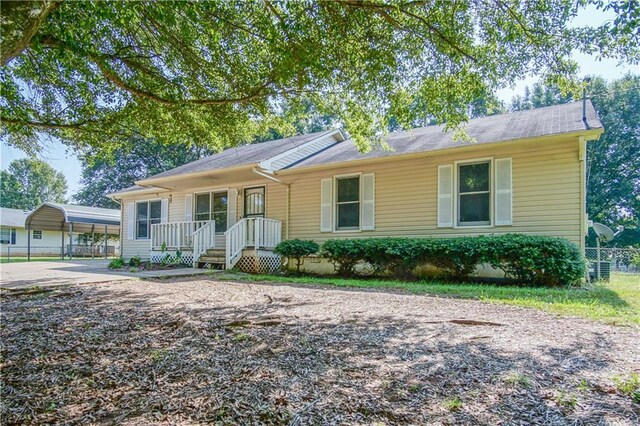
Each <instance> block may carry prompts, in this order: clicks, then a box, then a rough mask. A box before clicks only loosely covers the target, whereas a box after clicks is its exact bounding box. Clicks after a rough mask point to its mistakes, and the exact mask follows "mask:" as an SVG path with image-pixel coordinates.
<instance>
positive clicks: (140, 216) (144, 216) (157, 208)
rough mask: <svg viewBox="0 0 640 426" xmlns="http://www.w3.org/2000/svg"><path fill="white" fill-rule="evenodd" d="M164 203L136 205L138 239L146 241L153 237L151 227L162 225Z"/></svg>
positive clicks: (146, 202) (143, 202) (144, 202)
mask: <svg viewBox="0 0 640 426" xmlns="http://www.w3.org/2000/svg"><path fill="white" fill-rule="evenodd" d="M161 218H162V202H161V201H160V200H157V201H140V202H138V203H136V238H137V239H139V240H146V239H148V238H149V236H150V235H151V225H153V224H155V223H160V221H161Z"/></svg>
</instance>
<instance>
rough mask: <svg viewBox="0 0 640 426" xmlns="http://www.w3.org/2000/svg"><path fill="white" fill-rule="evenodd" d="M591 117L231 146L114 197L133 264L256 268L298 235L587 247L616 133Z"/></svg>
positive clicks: (590, 113) (573, 113)
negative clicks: (592, 171) (531, 240)
mask: <svg viewBox="0 0 640 426" xmlns="http://www.w3.org/2000/svg"><path fill="white" fill-rule="evenodd" d="M584 115H585V117H584V119H583V108H582V102H574V103H568V104H564V105H556V106H550V107H545V108H538V109H533V110H528V111H521V112H515V113H511V114H503V115H496V116H491V117H485V118H478V119H473V120H470V121H469V123H468V124H467V126H466V130H467V133H468V134H469V136H471V137H472V138H474V141H473V142H457V141H454V140H453V138H452V135H451V133H450V132H448V133H445V132H443V128H442V126H430V127H424V128H419V129H413V130H411V131H404V132H396V133H391V134H389V135H388V136H387V142H388V144H389V146H390V147H391V148H392V150H390V151H389V150H386V151H385V150H374V151H372V152H369V153H367V154H361V153H360V152H358V151H357V149H356V147H355V145H354V143H353V141H351V140H350V139H348V138H346V137H345V135H344V134H343V133H342V132H341V131H340V130H330V131H325V132H319V133H314V134H310V135H303V136H297V137H293V138H286V139H280V140H275V141H270V142H264V143H259V144H253V145H246V146H241V147H237V148H232V149H228V150H226V151H224V152H222V153H220V154H216V155H212V156H210V157H206V158H203V159H201V160H198V161H195V162H193V163H190V164H186V165H184V166H181V167H178V168H175V169H173V170H169V171H167V172H164V173H160V174H158V175H155V176H152V177H149V178H147V179H144V180H141V181H139V182H136V185H135V186H133V187H130V188H127V189H125V190H122V191H120V192H118V193H115V194H111V195H110V197H111V198H113V199H117V200H119V201H121V205H122V209H123V211H122V216H123V227H122V255H123V256H124V257H131V256H140V257H142V258H152V259H155V260H158V259H159V258H160V257H162V256H167V253H169V255H171V253H174V252H176V251H178V252H180V253H179V254H180V255H182V257H183V259H189V260H191V259H192V260H193V261H194V264H200V265H203V264H207V263H209V264H223V265H224V266H226V267H231V266H234V265H239V266H242V267H245V268H248V269H256V267H257V266H256V265H259V266H260V268H262V267H267V266H269V265H275V264H276V263H277V262H276V260H277V259H276V260H274V255H273V254H272V253H271V251H270V248H272V247H273V246H274V245H275V244H276V243H277V242H279V241H280V240H281V239H293V238H302V239H313V240H315V241H317V242H319V243H321V242H323V241H325V240H327V239H331V238H364V237H396V236H406V237H433V236H441V237H451V236H462V235H480V234H494V233H513V232H516V233H527V234H539V235H553V236H558V237H563V238H566V239H568V240H570V241H571V242H573V243H575V244H576V245H578V246H580V247H584V236H585V234H586V231H587V218H586V210H585V154H586V143H587V142H588V141H590V140H595V139H597V138H598V137H599V136H600V134H601V133H602V132H603V127H602V124H601V123H600V121H599V120H598V118H597V116H596V113H595V111H594V109H593V106H592V105H591V103H590V102H587V104H586V110H585V111H584ZM199 261H200V262H199ZM238 262H239V263H238ZM260 268H258V269H260Z"/></svg>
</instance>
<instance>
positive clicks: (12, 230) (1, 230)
mask: <svg viewBox="0 0 640 426" xmlns="http://www.w3.org/2000/svg"><path fill="white" fill-rule="evenodd" d="M15 229H16V228H7V227H4V226H3V227H1V228H0V232H3V231H5V232H6V231H9V239H8V240H7V242H6V243H5V242H4V241H2V244H6V245H8V246H10V245H13V244H11V235H12V233H13V232H17V231H15Z"/></svg>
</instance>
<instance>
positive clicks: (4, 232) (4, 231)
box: [0, 228, 16, 244]
mask: <svg viewBox="0 0 640 426" xmlns="http://www.w3.org/2000/svg"><path fill="white" fill-rule="evenodd" d="M15 243H16V229H15V228H0V244H15Z"/></svg>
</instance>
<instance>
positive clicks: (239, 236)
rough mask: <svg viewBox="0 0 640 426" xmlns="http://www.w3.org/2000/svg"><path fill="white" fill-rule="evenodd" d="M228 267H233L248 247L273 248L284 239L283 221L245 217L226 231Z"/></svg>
mask: <svg viewBox="0 0 640 426" xmlns="http://www.w3.org/2000/svg"><path fill="white" fill-rule="evenodd" d="M224 235H225V239H226V265H225V266H226V268H227V269H231V268H233V267H234V266H235V265H236V263H238V261H239V260H240V258H241V257H242V250H244V249H245V248H247V247H254V248H256V249H259V248H273V247H275V246H276V245H278V243H279V242H280V241H281V239H282V222H280V221H279V220H274V219H265V218H262V217H251V218H244V219H242V220H240V221H239V222H237V223H236V224H235V225H233V226H232V227H231V228H229V229H228V230H227V232H225V233H224Z"/></svg>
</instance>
